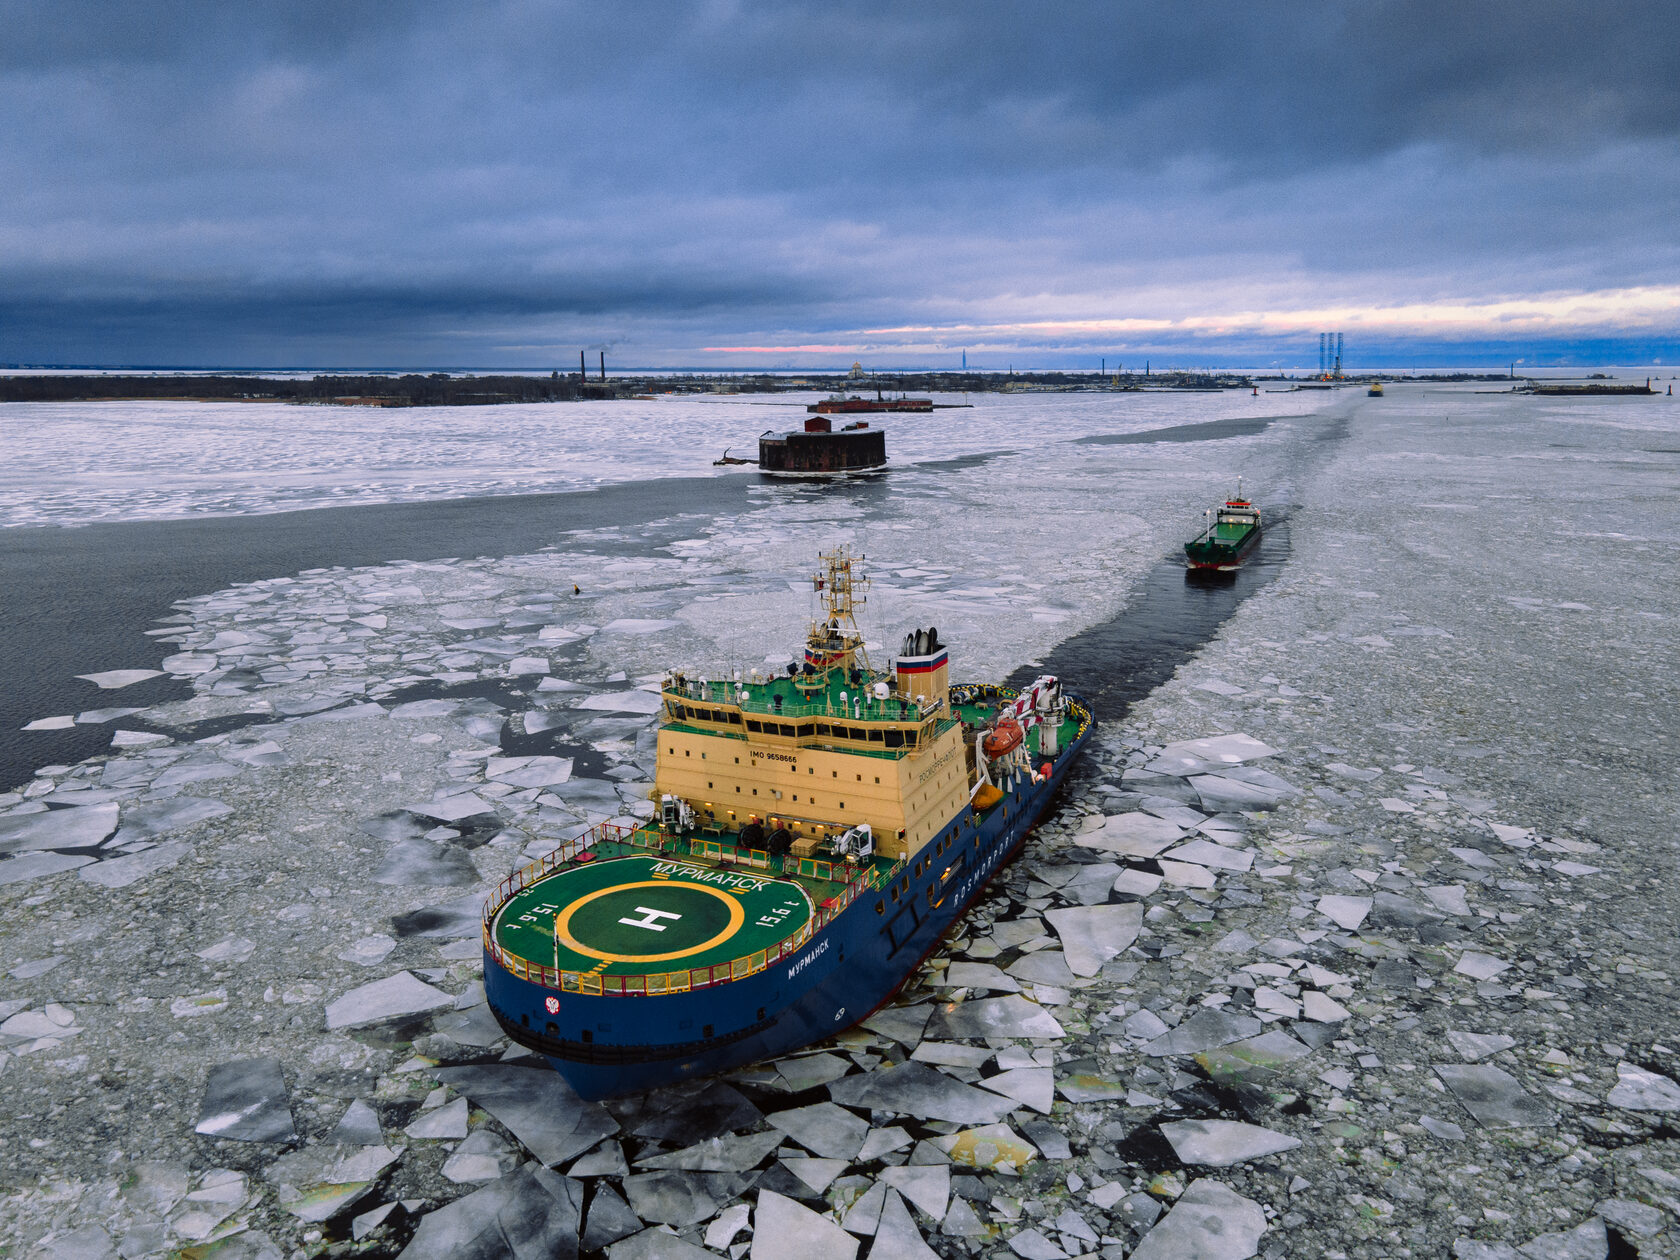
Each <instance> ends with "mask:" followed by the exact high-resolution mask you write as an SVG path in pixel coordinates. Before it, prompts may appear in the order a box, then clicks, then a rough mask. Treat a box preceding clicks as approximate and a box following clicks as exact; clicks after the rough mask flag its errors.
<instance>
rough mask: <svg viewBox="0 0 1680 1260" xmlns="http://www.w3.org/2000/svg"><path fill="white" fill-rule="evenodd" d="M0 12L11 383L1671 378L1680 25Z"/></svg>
mask: <svg viewBox="0 0 1680 1260" xmlns="http://www.w3.org/2000/svg"><path fill="white" fill-rule="evenodd" d="M0 6H3V10H0V11H3V12H4V14H5V21H6V29H7V32H8V38H7V41H6V43H5V46H4V47H3V48H0V104H3V106H4V109H5V111H6V116H7V117H8V118H9V119H11V120H13V121H14V125H13V126H10V127H8V128H6V129H4V131H3V132H0V179H3V180H4V182H5V185H6V187H7V188H8V192H9V195H8V196H7V197H6V198H5V199H3V200H0V363H28V364H66V365H68V364H78V365H94V366H117V365H150V366H187V365H192V366H207V367H208V366H243V367H251V368H279V367H284V366H307V367H316V368H321V369H331V368H335V367H353V366H360V365H367V364H391V365H396V366H402V367H408V366H412V367H415V368H433V367H439V366H441V365H452V366H454V367H455V368H457V369H490V368H498V367H499V368H519V369H522V370H535V369H538V368H542V367H550V368H554V369H558V370H561V371H565V370H568V368H569V367H572V366H575V361H576V356H577V353H578V351H579V350H580V349H581V350H584V351H586V352H587V353H588V356H589V358H590V361H591V363H592V364H593V363H594V361H595V359H596V357H597V355H598V354H599V353H600V352H601V351H602V350H605V352H606V354H607V356H608V359H609V361H611V360H612V359H614V358H617V359H620V360H622V361H623V362H624V363H626V364H631V363H633V364H637V365H640V366H644V367H649V368H661V367H671V368H674V367H690V368H704V367H707V366H717V367H722V366H731V367H740V368H751V367H755V366H764V367H769V366H774V365H777V364H781V363H787V362H797V363H798V364H799V365H801V366H811V367H812V368H817V367H820V366H824V365H827V366H849V364H850V362H851V361H853V360H860V361H865V362H866V363H868V362H874V363H875V364H879V365H884V366H907V367H908V366H923V367H945V366H956V365H958V364H959V363H960V362H961V359H962V354H963V352H964V351H965V350H966V352H967V357H968V362H969V364H970V366H971V367H972V368H998V367H1004V366H1006V365H1007V364H1008V363H1010V362H1014V363H1016V364H1018V365H1020V366H1023V367H1027V366H1032V367H1039V368H1046V369H1052V368H1069V367H1078V368H1082V369H1083V368H1086V367H1087V366H1089V367H1095V366H1096V365H1097V364H1098V363H1099V362H1100V361H1101V359H1103V358H1106V359H1107V360H1108V361H1109V362H1110V363H1111V364H1113V363H1115V362H1120V363H1130V362H1131V361H1133V360H1136V361H1138V362H1141V361H1142V360H1143V359H1145V358H1149V359H1151V360H1152V361H1155V362H1160V363H1171V362H1176V363H1179V364H1194V365H1196V366H1207V367H1219V366H1244V367H1264V366H1267V365H1275V366H1278V367H1290V368H1293V369H1296V370H1301V369H1306V368H1310V367H1311V366H1313V364H1314V363H1315V360H1316V339H1317V334H1318V333H1319V332H1320V331H1323V330H1326V329H1330V330H1340V331H1342V332H1344V333H1345V335H1346V338H1347V344H1348V354H1347V363H1346V366H1348V367H1349V368H1350V369H1351V368H1356V367H1359V368H1366V369H1395V368H1398V367H1401V366H1404V365H1407V364H1410V363H1413V362H1416V363H1428V364H1434V365H1448V366H1452V365H1457V366H1465V367H1483V368H1488V369H1492V368H1496V367H1501V366H1505V365H1508V364H1509V363H1511V362H1512V361H1523V362H1527V363H1530V364H1540V365H1548V366H1562V365H1575V366H1582V367H1595V366H1602V365H1607V364H1615V363H1622V364H1629V363H1640V362H1644V363H1658V364H1660V363H1662V362H1664V361H1672V360H1673V359H1675V358H1676V357H1680V280H1677V278H1676V277H1677V276H1680V268H1677V266H1676V264H1677V263H1680V233H1676V232H1675V230H1674V210H1673V208H1674V206H1675V205H1677V204H1680V145H1677V144H1676V140H1677V139H1680V134H1677V133H1680V38H1677V36H1680V18H1677V17H1676V15H1675V11H1674V10H1673V8H1672V6H1670V5H1664V4H1660V3H1650V4H1644V3H1616V4H1611V5H1609V6H1607V7H1603V6H1601V7H1599V8H1597V9H1594V10H1592V11H1591V12H1590V13H1588V12H1585V11H1583V10H1581V9H1580V8H1579V7H1578V6H1567V5H1541V6H1535V5H1531V4H1525V5H1518V4H1515V3H1511V2H1509V0H1499V2H1496V3H1488V4H1483V5H1477V6H1447V5H1435V4H1424V3H1410V4H1400V3H1386V4H1385V3H1377V4H1372V5H1366V6H1359V7H1358V8H1356V9H1355V8H1349V7H1346V6H1339V5H1332V4H1328V3H1325V4H1320V5H1316V6H1308V7H1305V8H1297V9H1293V10H1291V11H1290V12H1289V13H1288V14H1287V15H1284V14H1281V13H1278V12H1271V11H1267V10H1262V9H1255V8H1254V7H1253V6H1244V5H1238V4H1229V5H1204V6H1192V7H1188V8H1186V7H1165V8H1163V7H1161V6H1149V5H1143V4H1119V5H1116V4H1101V5H1097V4H1090V5H1064V6H1057V7H1056V8H1054V9H1053V10H1042V9H1038V8H1028V7H1025V6H1020V5H1014V4H1005V3H995V4H994V3H964V4H957V3H929V4H926V5H919V6H914V7H911V8H906V7H904V6H895V5H888V4H884V3H881V4H851V5H843V6H833V5H815V4H808V3H801V2H799V0H788V2H786V3H778V4H775V5H771V4H762V3H724V2H721V0H720V2H719V3H714V4H699V5H692V6H678V7H672V8H670V9H667V10H662V12H661V17H660V20H659V22H658V23H657V24H650V23H649V21H648V19H647V15H646V13H645V12H641V11H637V10H634V9H623V8H613V7H602V6H585V5H581V4H569V3H544V4H540V5H539V4H534V3H529V2H528V0H506V2H503V3H493V4H489V5H484V6H472V7H470V8H463V7H461V6H452V5H447V4H443V3H441V2H439V3H428V2H421V3H415V4H412V5H403V6H323V5H319V4H315V3H304V2H302V0H294V2H292V3H280V4H276V5H270V6H261V7H259V8H255V9H252V8H228V7H218V6H203V7H196V6H193V5H187V6H183V7H169V8H160V7H158V6H155V5H146V4H139V3H135V2H134V0H110V2H108V3H100V4H93V3H88V2H86V0H67V2H66V3H65V4H62V5H55V6H50V7H43V6H39V5H27V4H22V3H16V2H15V0H0ZM1490 32H1499V33H1501V35H1500V37H1499V38H1497V39H1494V38H1490Z"/></svg>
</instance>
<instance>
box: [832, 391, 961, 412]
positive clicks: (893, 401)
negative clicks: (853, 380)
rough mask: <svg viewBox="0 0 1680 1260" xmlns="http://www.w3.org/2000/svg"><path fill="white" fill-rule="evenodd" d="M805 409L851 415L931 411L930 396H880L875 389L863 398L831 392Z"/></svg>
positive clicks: (931, 401) (879, 392) (931, 400)
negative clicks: (870, 395) (874, 412)
mask: <svg viewBox="0 0 1680 1260" xmlns="http://www.w3.org/2000/svg"><path fill="white" fill-rule="evenodd" d="M805 410H806V411H809V412H812V413H814V414H816V415H820V416H836V415H852V414H855V413H857V412H867V411H932V410H933V399H931V398H882V397H881V391H880V390H876V391H875V397H874V398H864V397H862V396H861V395H858V394H831V395H830V396H829V397H827V398H824V399H823V400H822V401H821V402H814V403H812V404H811V405H810V406H808V407H806V408H805Z"/></svg>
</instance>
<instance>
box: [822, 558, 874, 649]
mask: <svg viewBox="0 0 1680 1260" xmlns="http://www.w3.org/2000/svg"><path fill="white" fill-rule="evenodd" d="M818 559H820V560H821V561H822V568H821V569H820V570H818V571H817V572H816V573H814V574H812V575H811V586H812V588H813V589H814V590H815V591H816V592H817V594H818V595H819V596H821V597H822V606H823V618H822V620H821V621H813V622H812V623H811V634H810V645H811V647H812V649H814V650H816V651H818V652H821V653H822V654H823V656H824V658H826V659H829V660H830V661H831V662H832V663H833V664H837V665H841V666H842V667H847V666H849V665H850V664H851V663H852V661H853V659H854V658H855V659H857V660H858V661H860V662H861V663H862V665H863V667H864V669H868V668H869V656H868V654H867V653H866V652H865V651H864V650H863V632H862V631H861V630H859V629H858V624H857V610H858V609H859V608H862V607H863V606H864V605H865V604H866V603H868V602H869V594H868V592H869V579H868V578H867V577H865V576H864V575H863V569H862V564H861V563H860V562H861V561H862V560H863V559H864V557H863V556H854V555H852V553H851V551H850V549H848V548H847V547H844V546H840V547H836V548H835V549H834V550H833V551H824V552H820V553H819V554H818ZM836 657H838V658H839V659H835V658H836Z"/></svg>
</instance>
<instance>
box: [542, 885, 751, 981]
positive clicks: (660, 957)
mask: <svg viewBox="0 0 1680 1260" xmlns="http://www.w3.org/2000/svg"><path fill="white" fill-rule="evenodd" d="M632 888H684V889H687V890H689V891H691V892H702V893H708V894H710V895H711V896H713V897H716V898H717V899H718V900H719V901H721V902H723V904H724V905H726V906H728V907H729V926H728V927H726V928H724V929H723V931H721V932H719V933H718V934H717V935H716V936H714V937H712V938H711V939H710V940H705V941H701V942H700V943H699V944H698V945H693V946H690V947H689V948H688V949H679V950H673V951H672V952H671V953H669V954H607V953H603V952H602V951H601V950H598V949H591V948H590V947H589V946H587V945H585V944H583V943H582V942H581V941H579V940H577V939H576V938H575V937H573V936H572V934H571V932H570V931H569V930H568V929H569V928H570V927H571V922H572V915H573V914H575V913H576V912H577V911H579V910H581V909H583V907H584V906H586V905H588V904H589V903H590V902H591V901H594V900H595V899H596V898H598V897H606V896H610V895H612V894H613V893H621V892H628V891H629V890H630V889H632ZM746 918H747V913H746V911H745V910H743V909H742V908H741V903H740V902H739V901H737V900H736V899H735V898H733V897H731V896H729V895H728V894H727V893H722V892H719V891H718V890H717V889H716V888H707V887H706V886H705V885H704V884H687V883H678V882H675V881H672V880H668V879H644V880H640V881H638V882H636V883H634V884H614V885H613V886H612V887H611V888H602V889H598V890H597V891H595V892H592V893H590V894H589V895H588V896H585V897H579V898H578V899H577V900H576V901H574V902H572V904H571V905H569V906H567V907H566V908H565V909H564V910H562V911H561V912H560V913H559V914H557V915H555V916H554V938H555V940H557V941H559V942H560V943H561V944H562V945H565V946H566V947H567V948H569V949H572V950H575V951H577V952H578V953H580V954H587V955H588V956H589V957H591V958H599V959H602V960H603V961H605V962H618V963H654V962H670V961H671V960H672V959H676V958H688V957H690V956H692V955H694V954H698V953H702V952H704V951H705V950H708V949H711V948H712V947H713V946H714V945H721V944H723V942H724V941H727V940H728V939H729V938H730V937H732V936H734V935H735V933H737V932H739V931H740V930H741V924H742V923H744V922H746Z"/></svg>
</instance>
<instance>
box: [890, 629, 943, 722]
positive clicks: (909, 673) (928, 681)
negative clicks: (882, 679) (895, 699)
mask: <svg viewBox="0 0 1680 1260" xmlns="http://www.w3.org/2000/svg"><path fill="white" fill-rule="evenodd" d="M904 647H905V651H904V654H903V655H902V656H900V657H899V658H898V679H897V681H898V694H899V695H900V696H915V697H917V699H918V700H920V699H921V698H922V697H924V696H925V697H926V698H927V699H928V700H929V701H932V702H936V703H940V704H944V703H946V702H948V701H949V699H950V691H951V678H950V674H951V661H950V654H949V653H947V652H946V650H945V645H944V644H942V643H940V642H939V631H938V630H937V629H935V628H933V627H932V626H930V627H928V628H927V629H926V630H913V631H911V632H910V633H909V634H907V635H905V636H904Z"/></svg>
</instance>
